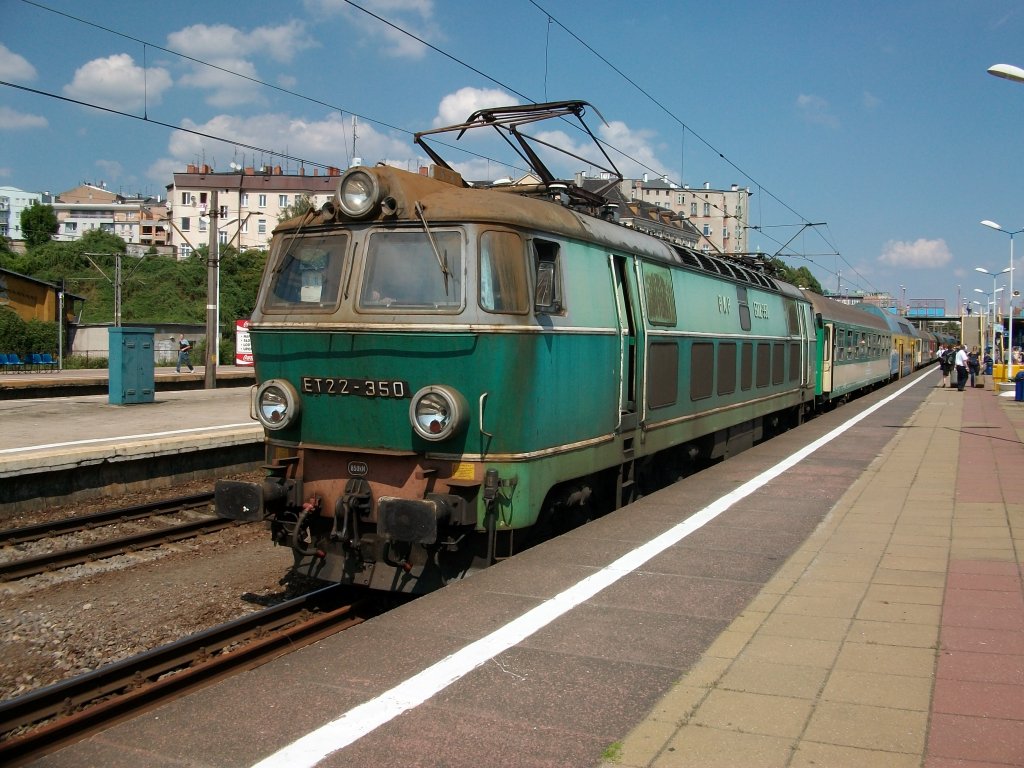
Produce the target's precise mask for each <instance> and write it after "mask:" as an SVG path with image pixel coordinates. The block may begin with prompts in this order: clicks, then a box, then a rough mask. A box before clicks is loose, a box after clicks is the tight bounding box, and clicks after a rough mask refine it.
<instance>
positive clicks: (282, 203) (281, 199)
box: [277, 195, 288, 208]
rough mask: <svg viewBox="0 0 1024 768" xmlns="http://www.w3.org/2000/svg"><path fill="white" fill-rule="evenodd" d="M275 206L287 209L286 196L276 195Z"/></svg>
mask: <svg viewBox="0 0 1024 768" xmlns="http://www.w3.org/2000/svg"><path fill="white" fill-rule="evenodd" d="M277 204H278V205H279V206H281V207H282V208H287V207H288V195H278V196H277Z"/></svg>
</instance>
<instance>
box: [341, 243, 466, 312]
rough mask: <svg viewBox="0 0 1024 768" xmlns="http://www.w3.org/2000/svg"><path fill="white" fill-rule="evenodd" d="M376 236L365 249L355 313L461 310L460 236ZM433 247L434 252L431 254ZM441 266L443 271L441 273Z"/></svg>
mask: <svg viewBox="0 0 1024 768" xmlns="http://www.w3.org/2000/svg"><path fill="white" fill-rule="evenodd" d="M432 234H433V237H434V244H433V245H431V242H430V239H429V237H428V235H427V233H426V232H422V231H421V232H374V233H373V234H372V235H371V236H370V239H369V242H368V243H367V247H366V267H365V269H364V270H363V285H362V289H361V290H360V292H359V308H360V309H365V310H372V311H388V310H391V311H395V310H401V311H410V310H411V311H425V310H430V311H436V310H440V311H443V312H458V311H459V310H460V309H461V307H462V236H461V234H460V233H459V232H452V231H448V232H445V231H442V230H432ZM434 246H436V247H437V254H435V249H434ZM439 261H440V263H441V264H443V265H444V266H445V267H446V269H442V267H441V266H440V265H439Z"/></svg>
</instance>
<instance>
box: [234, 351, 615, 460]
mask: <svg viewBox="0 0 1024 768" xmlns="http://www.w3.org/2000/svg"><path fill="white" fill-rule="evenodd" d="M252 346H253V355H254V357H255V359H256V361H257V364H256V365H257V377H258V380H259V381H266V380H267V379H271V378H276V379H285V380H287V381H289V382H290V383H291V384H292V385H293V386H294V387H295V389H296V391H297V392H299V394H300V399H301V403H302V406H301V407H302V418H301V420H300V422H299V424H298V425H297V426H296V428H294V429H285V430H281V431H280V432H278V433H277V434H276V437H279V438H281V439H283V440H286V441H292V442H302V443H305V444H316V445H323V446H336V447H339V448H357V449H360V448H361V449H374V450H389V451H425V452H429V453H439V454H464V453H468V454H480V455H483V456H487V455H493V454H498V455H507V454H531V453H536V452H538V451H543V450H548V449H551V448H554V447H557V446H560V445H564V444H566V443H575V442H580V441H586V440H591V439H593V438H595V437H598V436H601V435H607V434H608V433H610V432H611V431H612V430H614V429H615V427H616V424H617V414H618V410H617V409H618V384H617V372H618V342H617V339H616V337H614V336H612V335H589V334H582V333H576V334H558V333H545V334H539V333H516V334H513V333H509V334H504V333H488V334H483V333H481V334H473V333H428V332H419V333H400V332H392V333H388V334H346V333H340V332H313V331H303V332H297V333H295V332H284V331H257V332H253V333H252ZM303 377H319V378H330V377H335V378H348V379H373V380H378V381H381V380H383V381H402V382H407V385H406V391H405V395H406V397H404V398H395V397H364V396H361V395H327V394H311V393H308V392H304V391H303V385H302V378H303ZM567 382H571V384H570V385H566V383H567ZM438 384H446V385H448V386H451V387H453V388H455V389H456V390H458V391H459V392H460V393H461V394H462V395H463V397H464V398H465V400H466V404H467V406H468V415H469V423H468V425H467V427H466V429H465V430H463V431H462V432H461V433H460V434H459V435H458V436H456V437H453V438H452V439H450V440H446V441H439V442H430V441H426V440H424V439H422V438H420V437H419V436H417V435H416V434H415V433H414V432H413V430H412V427H411V425H410V422H409V404H410V398H411V396H412V395H413V394H415V393H416V392H417V391H418V390H419V389H421V388H422V387H425V386H428V385H438ZM484 394H486V400H485V402H484V407H483V417H484V423H483V424H481V423H480V410H481V409H480V398H481V396H482V395H484ZM583 404H585V412H583V411H582V410H581V407H582V406H583ZM484 431H486V432H489V433H490V434H491V435H493V437H488V436H487V435H485V434H484Z"/></svg>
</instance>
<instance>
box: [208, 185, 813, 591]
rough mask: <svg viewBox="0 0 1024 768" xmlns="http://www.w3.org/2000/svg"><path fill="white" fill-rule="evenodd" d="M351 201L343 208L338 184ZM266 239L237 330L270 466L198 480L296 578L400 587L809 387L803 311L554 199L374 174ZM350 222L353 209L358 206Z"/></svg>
mask: <svg viewBox="0 0 1024 768" xmlns="http://www.w3.org/2000/svg"><path fill="white" fill-rule="evenodd" d="M346 180H349V181H351V180H356V181H358V182H359V183H360V184H362V185H364V186H365V187H367V188H372V189H373V190H374V192H373V195H375V197H374V198H373V199H374V200H376V201H377V202H376V207H375V208H372V210H371V211H370V213H367V214H366V215H356V214H345V215H344V216H343V215H341V214H339V213H338V212H337V206H338V205H341V207H342V208H344V204H343V200H342V197H343V196H342V194H341V190H342V188H343V187H342V185H344V184H345V183H346ZM339 200H342V202H341V203H338V204H337V205H332V206H330V207H328V208H325V209H324V210H322V211H320V212H313V213H311V214H309V215H307V216H305V217H303V218H301V219H296V220H293V221H290V222H286V223H284V224H282V225H281V226H280V227H278V229H277V230H276V231H275V236H274V242H273V245H272V251H271V255H270V258H269V259H268V262H267V268H266V272H265V274H264V278H263V283H262V286H261V291H260V295H259V298H258V305H257V308H256V311H255V312H254V314H253V317H252V319H251V328H250V334H251V339H252V346H253V353H254V359H255V369H256V378H257V381H258V382H259V386H258V388H257V389H256V392H255V393H254V410H255V411H256V412H257V413H258V414H259V415H260V419H261V421H262V422H263V424H264V426H265V428H266V433H267V443H268V446H269V450H270V451H271V452H272V453H274V454H275V456H276V457H277V460H276V461H275V466H274V467H273V469H271V470H270V472H269V474H270V476H269V477H268V480H267V481H266V482H264V483H263V484H262V485H254V484H231V483H225V484H222V485H219V486H218V511H219V512H220V513H221V514H222V515H224V516H228V517H241V518H247V519H253V518H257V519H258V518H261V517H263V518H267V519H270V521H271V527H272V531H273V535H274V538H275V540H276V541H278V543H281V544H285V545H288V546H291V547H292V549H293V550H294V553H295V567H296V569H297V570H299V571H300V572H303V573H306V574H308V575H311V576H314V577H317V578H320V579H324V580H328V581H344V582H352V583H357V584H367V585H370V586H372V587H375V588H380V589H390V590H402V591H413V592H422V591H428V590H430V589H433V588H436V587H437V586H440V585H442V584H443V583H445V582H446V581H448V580H450V579H453V578H459V577H462V576H465V575H467V574H468V573H470V572H471V571H472V570H474V569H475V568H478V567H482V566H485V565H487V564H489V563H491V562H493V561H494V560H495V559H499V558H500V557H501V556H503V555H504V554H507V553H510V552H511V551H513V550H514V549H516V548H517V545H518V543H519V542H518V539H517V538H516V537H517V536H519V535H520V532H522V531H523V529H528V528H529V527H530V526H533V525H534V524H535V523H537V521H538V516H539V515H541V514H542V513H544V514H545V515H546V516H547V517H551V516H558V515H565V516H569V515H572V514H574V513H577V514H579V515H580V516H583V517H586V516H588V515H589V514H590V513H591V512H592V511H593V510H592V508H591V507H592V505H593V503H594V498H595V497H596V496H598V495H602V494H603V495H611V496H612V497H613V498H612V505H613V506H617V505H618V504H619V503H621V502H624V501H628V500H629V498H630V496H631V493H630V490H629V489H630V488H633V487H635V483H636V480H637V471H638V470H639V469H640V468H642V466H643V465H644V463H645V462H648V461H649V460H650V459H652V458H653V457H655V456H656V455H657V454H660V453H661V452H663V451H668V450H670V449H681V453H680V455H679V457H677V458H682V459H684V460H685V459H687V458H688V457H692V456H693V455H697V454H699V455H704V456H710V457H716V456H724V455H728V454H729V453H730V452H733V451H736V450H740V449H742V448H745V447H747V446H749V445H750V444H752V443H753V442H755V441H757V440H758V439H760V438H761V437H762V436H763V434H764V433H765V431H766V430H770V429H773V428H775V426H777V425H776V422H777V421H779V419H780V418H782V419H784V420H787V421H788V422H789V423H796V422H797V421H799V419H800V417H801V416H802V414H803V413H804V412H805V411H806V410H807V409H809V408H810V407H811V406H812V404H813V401H814V396H815V390H816V388H817V387H818V384H819V381H820V365H819V364H818V360H819V353H818V350H819V343H818V339H817V338H816V336H815V333H814V331H815V328H814V320H813V314H812V307H811V304H810V303H809V302H808V301H807V299H806V298H805V297H804V296H803V295H802V293H801V292H800V291H798V290H797V289H796V288H793V287H792V286H788V285H786V284H783V283H776V282H775V281H773V280H770V279H769V278H767V277H765V276H763V275H760V274H759V273H754V272H752V271H751V270H749V269H746V268H743V267H740V266H738V265H731V264H729V263H726V262H724V261H723V260H716V259H713V258H709V257H706V256H702V255H701V254H696V253H694V252H688V251H685V250H683V249H678V248H674V247H672V246H670V245H669V244H667V243H666V242H664V241H662V240H659V239H656V238H652V237H650V236H647V235H645V234H642V233H640V232H637V231H634V230H631V229H628V228H626V227H622V226H620V225H618V224H615V223H611V222H608V221H602V220H600V219H596V218H592V217H589V216H585V215H582V214H580V213H577V212H575V211H573V210H571V209H568V208H566V207H564V206H560V205H555V204H552V203H551V202H547V201H541V200H536V199H529V198H522V197H519V196H517V195H514V194H510V193H507V192H501V191H493V190H492V191H482V190H474V189H467V188H464V187H460V186H455V185H453V184H449V183H445V182H442V181H438V180H434V179H429V178H426V177H424V176H420V175H416V174H409V173H406V172H403V171H399V170H396V169H393V168H388V167H377V168H374V169H367V168H357V169H352V170H350V171H349V172H347V173H346V174H345V176H343V177H342V180H341V182H340V183H339ZM368 210H369V209H368Z"/></svg>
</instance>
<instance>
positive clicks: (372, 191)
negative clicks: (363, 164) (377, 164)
mask: <svg viewBox="0 0 1024 768" xmlns="http://www.w3.org/2000/svg"><path fill="white" fill-rule="evenodd" d="M380 198H381V193H380V184H378V182H377V177H376V176H375V175H373V174H372V173H370V172H369V171H367V170H366V169H365V168H352V169H350V170H348V171H346V172H345V174H344V175H343V176H342V177H341V180H340V181H339V182H338V205H339V206H340V207H341V210H342V212H343V213H344V214H345V215H346V216H351V217H352V218H354V219H361V218H365V217H367V216H369V215H370V214H371V213H373V212H374V210H375V209H376V207H377V205H378V204H379V203H380Z"/></svg>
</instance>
